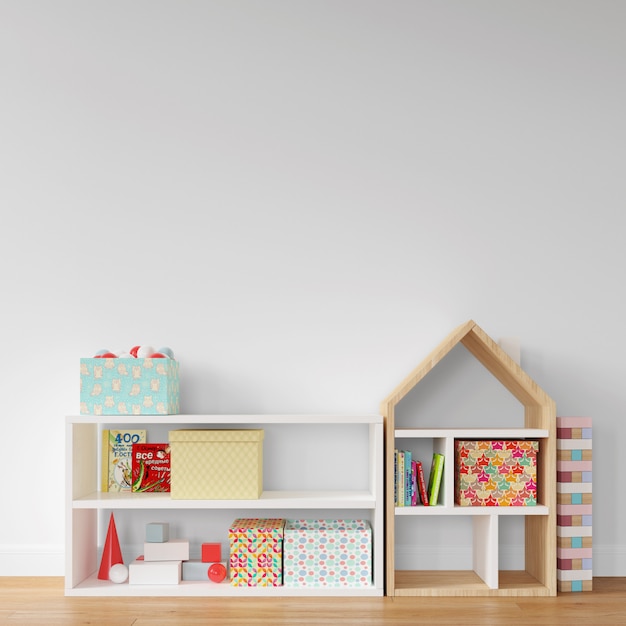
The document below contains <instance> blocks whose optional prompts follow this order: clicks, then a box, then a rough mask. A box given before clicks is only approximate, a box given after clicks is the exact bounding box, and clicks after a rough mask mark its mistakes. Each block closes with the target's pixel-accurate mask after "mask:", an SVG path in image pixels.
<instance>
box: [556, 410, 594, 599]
mask: <svg viewBox="0 0 626 626" xmlns="http://www.w3.org/2000/svg"><path fill="white" fill-rule="evenodd" d="M556 426H557V589H558V591H565V592H568V591H591V589H592V585H593V576H592V547H591V539H592V535H591V516H592V481H591V466H592V458H591V453H592V447H591V442H592V438H591V418H590V417H557V418H556Z"/></svg>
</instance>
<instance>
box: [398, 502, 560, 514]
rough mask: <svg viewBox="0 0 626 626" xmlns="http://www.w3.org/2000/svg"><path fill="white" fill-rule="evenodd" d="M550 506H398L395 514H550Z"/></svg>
mask: <svg viewBox="0 0 626 626" xmlns="http://www.w3.org/2000/svg"><path fill="white" fill-rule="evenodd" d="M549 513H550V508H549V507H547V506H545V505H543V504H538V505H536V506H445V505H444V506H441V505H437V506H421V505H420V506H397V507H395V514H396V515H397V516H400V515H413V516H417V517H419V516H423V515H442V516H443V515H459V516H466V517H473V516H475V515H499V516H502V515H518V516H522V517H526V516H530V515H549Z"/></svg>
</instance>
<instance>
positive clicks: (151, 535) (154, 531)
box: [146, 522, 170, 543]
mask: <svg viewBox="0 0 626 626" xmlns="http://www.w3.org/2000/svg"><path fill="white" fill-rule="evenodd" d="M169 540H170V525H169V524H168V523H167V522H150V523H149V524H146V542H147V543H165V542H166V541H169Z"/></svg>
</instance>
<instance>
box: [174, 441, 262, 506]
mask: <svg viewBox="0 0 626 626" xmlns="http://www.w3.org/2000/svg"><path fill="white" fill-rule="evenodd" d="M263 437H264V432H263V430H261V429H242V430H217V429H206V430H186V429H181V430H171V431H170V432H169V441H170V444H171V466H172V469H171V479H170V482H171V493H170V496H171V498H172V499H176V500H256V499H258V498H259V497H260V496H261V493H262V491H263Z"/></svg>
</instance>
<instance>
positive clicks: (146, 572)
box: [128, 544, 182, 585]
mask: <svg viewBox="0 0 626 626" xmlns="http://www.w3.org/2000/svg"><path fill="white" fill-rule="evenodd" d="M152 545H160V544H152ZM181 574H182V562H181V561H145V560H143V561H142V560H139V559H138V560H136V561H134V562H133V563H131V564H130V565H129V566H128V584H130V585H178V584H179V583H180V580H181Z"/></svg>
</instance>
